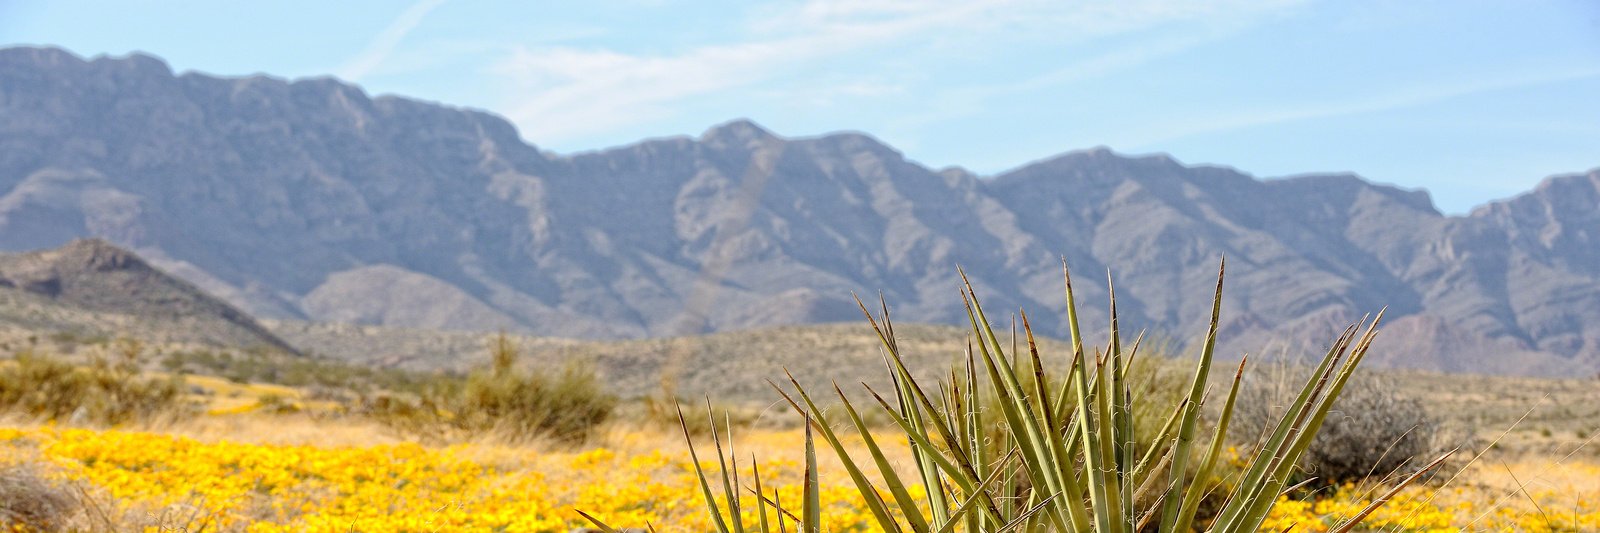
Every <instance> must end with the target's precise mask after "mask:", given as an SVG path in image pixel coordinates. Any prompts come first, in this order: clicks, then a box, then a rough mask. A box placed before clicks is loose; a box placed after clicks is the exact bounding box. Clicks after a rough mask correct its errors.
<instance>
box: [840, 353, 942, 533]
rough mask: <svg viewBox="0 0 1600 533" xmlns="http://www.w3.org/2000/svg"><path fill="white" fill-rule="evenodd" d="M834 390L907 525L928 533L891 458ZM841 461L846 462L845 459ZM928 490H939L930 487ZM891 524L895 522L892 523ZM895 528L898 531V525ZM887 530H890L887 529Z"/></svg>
mask: <svg viewBox="0 0 1600 533" xmlns="http://www.w3.org/2000/svg"><path fill="white" fill-rule="evenodd" d="M833 390H834V392H837V393H838V394H839V401H840V402H842V403H843V405H844V410H845V413H846V414H848V415H850V423H852V424H855V426H856V433H857V434H859V435H861V442H862V445H863V446H866V448H867V453H868V454H870V455H872V461H873V463H874V464H876V465H877V467H878V473H879V475H881V476H882V477H883V483H884V485H885V486H887V487H889V494H890V495H892V496H893V497H894V500H895V505H898V506H899V507H900V511H901V515H902V516H905V517H906V523H907V524H908V525H909V526H911V530H912V531H914V532H917V533H927V532H928V531H929V529H930V528H929V526H928V521H927V519H925V518H923V516H922V512H921V511H920V510H919V509H917V502H916V500H915V499H913V498H912V497H911V493H910V492H908V491H907V490H906V486H905V482H904V481H901V479H900V475H899V474H898V473H896V472H895V470H894V466H893V465H891V464H889V458H888V457H887V456H885V455H884V454H883V449H881V448H879V447H878V443H877V441H876V440H875V439H873V438H872V432H871V431H870V430H868V428H867V423H866V422H865V421H863V420H862V419H861V414H860V413H858V412H856V408H855V406H854V405H852V404H851V403H850V399H849V398H846V397H845V395H844V391H843V390H840V389H839V385H838V384H834V386H833ZM840 459H841V460H844V458H843V457H841V458H840ZM928 490H938V489H937V488H936V487H930V488H929V489H928ZM891 523H893V522H892V521H891ZM895 527H896V529H898V525H896V526H895ZM885 529H888V528H887V527H886V528H885Z"/></svg>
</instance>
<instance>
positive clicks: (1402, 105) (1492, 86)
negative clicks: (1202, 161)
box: [1118, 67, 1600, 150]
mask: <svg viewBox="0 0 1600 533" xmlns="http://www.w3.org/2000/svg"><path fill="white" fill-rule="evenodd" d="M1592 78H1600V68H1595V67H1590V68H1576V69H1563V70H1556V71H1544V72H1528V73H1521V74H1511V75H1505V76H1501V77H1498V78H1493V79H1478V80H1472V81H1467V82H1453V83H1443V82H1439V83H1430V84H1420V85H1415V86H1411V87H1404V88H1400V89H1394V90H1391V91H1388V92H1385V93H1381V94H1371V95H1366V96H1363V97H1358V98H1354V99H1349V100H1343V101H1333V102H1305V103H1300V104H1296V105H1294V106H1293V107H1290V108H1275V109H1259V110H1247V111H1243V112H1230V113H1228V114H1227V115H1224V116H1214V117H1206V118H1204V119H1201V120H1191V121H1187V122H1171V123H1166V124H1162V125H1161V129H1160V130H1159V131H1149V132H1145V133H1136V134H1135V137H1133V138H1130V139H1126V140H1122V141H1118V142H1119V144H1121V145H1123V146H1126V147H1127V148H1128V149H1132V150H1143V149H1156V148H1158V146H1157V145H1159V144H1160V143H1164V142H1170V141H1175V140H1179V139H1185V138H1190V137H1195V136H1199V135H1209V134H1216V133H1225V132H1230V131H1238V130H1244V129H1249V128H1259V127H1265V126H1273V125H1278V124H1287V123H1292V122H1299V121H1306V120H1317V119H1325V118H1336V117H1344V116H1352V115H1361V114H1368V113H1381V112H1384V111H1393V110H1398V109H1406V108H1411V107H1417V106H1422V105H1427V104H1432V103H1436V102H1442V101H1445V100H1450V99H1453V98H1460V97H1463V96H1471V95H1476V94H1484V93H1490V92H1495V91H1503V90H1510V89H1519V88H1525V87H1537V86H1541V85H1548V84H1553V83H1562V82H1569V81H1577V80H1585V79H1592Z"/></svg>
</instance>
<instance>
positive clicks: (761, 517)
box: [750, 454, 772, 533]
mask: <svg viewBox="0 0 1600 533" xmlns="http://www.w3.org/2000/svg"><path fill="white" fill-rule="evenodd" d="M750 478H751V480H752V481H753V482H754V483H755V485H756V486H755V491H756V519H757V522H756V523H757V524H760V526H761V533H771V531H772V528H771V527H769V526H768V525H767V501H766V498H764V497H762V496H763V494H762V493H761V463H757V462H756V456H755V454H751V455H750Z"/></svg>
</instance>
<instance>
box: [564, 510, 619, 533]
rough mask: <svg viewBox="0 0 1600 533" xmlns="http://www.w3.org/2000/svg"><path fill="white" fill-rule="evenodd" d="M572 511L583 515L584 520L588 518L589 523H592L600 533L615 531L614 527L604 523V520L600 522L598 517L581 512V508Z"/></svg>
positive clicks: (612, 532)
mask: <svg viewBox="0 0 1600 533" xmlns="http://www.w3.org/2000/svg"><path fill="white" fill-rule="evenodd" d="M573 511H575V512H577V513H578V514H579V515H580V516H583V519H584V520H588V521H589V523H591V524H594V527H596V528H598V529H599V530H600V531H601V532H602V533H617V530H616V528H613V527H611V526H608V525H606V523H605V522H601V521H600V520H599V519H597V518H595V517H593V516H589V513H585V512H583V510H582V509H573Z"/></svg>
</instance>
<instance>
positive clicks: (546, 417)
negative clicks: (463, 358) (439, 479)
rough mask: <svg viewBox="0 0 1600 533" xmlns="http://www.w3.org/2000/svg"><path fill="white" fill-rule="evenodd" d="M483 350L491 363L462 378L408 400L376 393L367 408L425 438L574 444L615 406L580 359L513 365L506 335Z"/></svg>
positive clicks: (512, 346) (514, 359) (514, 355)
mask: <svg viewBox="0 0 1600 533" xmlns="http://www.w3.org/2000/svg"><path fill="white" fill-rule="evenodd" d="M489 352H490V364H489V367H488V368H487V369H483V370H479V371H476V372H473V373H472V374H470V375H468V376H467V378H466V379H465V380H440V381H438V382H436V383H435V384H434V385H433V386H432V387H431V388H429V389H427V390H424V391H422V392H420V393H419V394H417V395H416V398H415V399H414V400H406V399H404V398H403V397H401V396H396V395H388V394H385V395H379V396H377V397H376V398H374V399H372V400H370V401H368V402H367V410H368V412H369V413H371V414H372V416H373V417H374V418H376V419H378V420H379V421H380V422H383V423H384V424H386V425H388V426H389V427H391V428H393V429H396V430H399V431H400V432H401V433H403V434H408V435H412V436H416V437H420V438H424V439H432V440H445V441H448V440H452V439H454V438H458V437H474V436H478V435H483V434H494V435H496V436H498V437H500V438H503V439H505V440H508V441H512V442H522V441H528V440H532V439H535V438H549V439H553V440H556V441H558V442H563V443H578V442H582V441H584V440H585V439H588V438H589V436H590V433H591V432H592V431H593V430H594V428H595V427H597V426H599V425H600V424H602V423H604V422H605V421H606V420H607V419H609V418H610V417H611V414H612V412H613V411H614V410H615V409H616V405H617V399H616V396H614V395H612V394H610V393H608V392H606V391H605V389H604V387H603V386H602V384H601V383H600V380H599V378H598V377H597V376H596V375H595V371H594V369H593V368H592V367H591V366H589V365H588V364H587V363H585V362H583V361H581V360H573V361H568V362H567V363H566V364H565V365H564V366H563V367H562V368H561V369H560V370H558V371H556V372H548V373H547V372H542V371H537V370H535V371H522V370H518V369H517V368H516V362H517V359H519V358H520V353H519V350H518V349H517V347H516V345H515V343H513V342H512V341H511V339H510V338H509V337H507V336H506V335H504V334H501V335H498V336H496V337H495V338H494V339H493V340H492V341H491V342H490V345H489Z"/></svg>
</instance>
